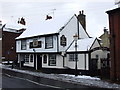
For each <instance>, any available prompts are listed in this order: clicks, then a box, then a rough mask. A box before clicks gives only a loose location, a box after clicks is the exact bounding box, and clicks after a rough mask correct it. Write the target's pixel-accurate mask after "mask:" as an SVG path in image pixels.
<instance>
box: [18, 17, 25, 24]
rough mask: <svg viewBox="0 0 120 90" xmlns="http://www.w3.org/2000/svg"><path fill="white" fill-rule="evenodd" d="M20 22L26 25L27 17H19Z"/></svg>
mask: <svg viewBox="0 0 120 90" xmlns="http://www.w3.org/2000/svg"><path fill="white" fill-rule="evenodd" d="M18 23H20V24H22V25H26V22H25V19H24V18H23V17H22V18H19V20H18Z"/></svg>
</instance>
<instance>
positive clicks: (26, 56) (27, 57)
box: [24, 54, 29, 63]
mask: <svg viewBox="0 0 120 90" xmlns="http://www.w3.org/2000/svg"><path fill="white" fill-rule="evenodd" d="M24 61H25V62H27V63H29V54H26V55H25V58H24Z"/></svg>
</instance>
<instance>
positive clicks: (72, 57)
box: [69, 54, 78, 61]
mask: <svg viewBox="0 0 120 90" xmlns="http://www.w3.org/2000/svg"><path fill="white" fill-rule="evenodd" d="M76 59H77V61H78V54H69V61H75V60H76Z"/></svg>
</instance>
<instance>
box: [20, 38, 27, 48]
mask: <svg viewBox="0 0 120 90" xmlns="http://www.w3.org/2000/svg"><path fill="white" fill-rule="evenodd" d="M26 49H27V41H26V40H21V50H26Z"/></svg>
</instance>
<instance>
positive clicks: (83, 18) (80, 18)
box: [78, 10, 86, 30]
mask: <svg viewBox="0 0 120 90" xmlns="http://www.w3.org/2000/svg"><path fill="white" fill-rule="evenodd" d="M78 21H79V22H80V23H81V25H82V26H83V28H84V29H85V30H86V15H84V11H83V10H82V11H79V15H78Z"/></svg>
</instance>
